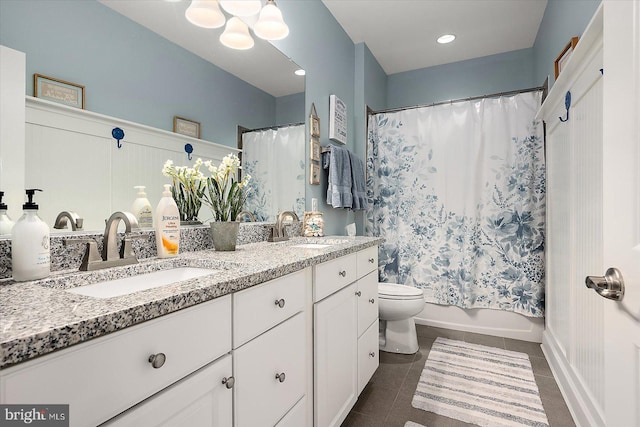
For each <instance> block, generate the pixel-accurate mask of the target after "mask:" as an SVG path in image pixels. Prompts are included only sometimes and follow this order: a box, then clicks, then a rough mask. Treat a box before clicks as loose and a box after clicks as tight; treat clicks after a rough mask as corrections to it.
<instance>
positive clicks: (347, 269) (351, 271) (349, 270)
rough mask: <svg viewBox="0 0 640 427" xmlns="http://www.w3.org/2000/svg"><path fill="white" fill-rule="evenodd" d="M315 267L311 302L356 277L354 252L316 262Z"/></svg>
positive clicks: (329, 293) (342, 286)
mask: <svg viewBox="0 0 640 427" xmlns="http://www.w3.org/2000/svg"><path fill="white" fill-rule="evenodd" d="M315 269H316V270H315V281H314V290H313V302H318V301H320V300H321V299H323V298H325V297H327V296H329V295H331V294H332V293H334V292H336V291H339V290H340V289H342V288H344V287H345V286H347V285H348V284H349V283H353V282H354V281H355V280H356V279H357V276H356V254H350V255H345V256H343V257H340V258H336V259H334V260H331V261H327V262H325V263H323V264H318V265H316V267H315Z"/></svg>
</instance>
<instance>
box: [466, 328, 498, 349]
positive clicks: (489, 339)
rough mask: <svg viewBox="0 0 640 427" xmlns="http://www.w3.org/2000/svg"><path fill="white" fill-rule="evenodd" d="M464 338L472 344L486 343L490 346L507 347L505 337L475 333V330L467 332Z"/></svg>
mask: <svg viewBox="0 0 640 427" xmlns="http://www.w3.org/2000/svg"><path fill="white" fill-rule="evenodd" d="M464 340H465V341H466V342H468V343H471V344H480V345H486V346H489V347H496V348H502V349H504V348H505V345H504V338H502V337H494V336H492V335H482V334H475V333H473V332H465V333H464Z"/></svg>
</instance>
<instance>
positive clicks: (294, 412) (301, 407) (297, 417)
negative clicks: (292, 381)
mask: <svg viewBox="0 0 640 427" xmlns="http://www.w3.org/2000/svg"><path fill="white" fill-rule="evenodd" d="M307 424H308V423H307V398H306V396H305V397H303V398H302V399H300V400H299V401H298V403H296V406H294V407H293V408H291V410H290V411H289V412H287V415H285V416H284V417H283V418H282V419H281V420H280V421H278V424H276V427H304V426H306V425H307Z"/></svg>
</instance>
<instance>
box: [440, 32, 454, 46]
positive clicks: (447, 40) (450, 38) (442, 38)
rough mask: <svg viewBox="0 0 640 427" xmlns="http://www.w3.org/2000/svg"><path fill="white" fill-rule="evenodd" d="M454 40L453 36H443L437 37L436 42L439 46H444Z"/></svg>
mask: <svg viewBox="0 0 640 427" xmlns="http://www.w3.org/2000/svg"><path fill="white" fill-rule="evenodd" d="M455 39H456V36H454V35H453V34H444V35H441V36H440V37H438V40H437V42H438V43H440V44H446V43H451V42H452V41H454V40H455Z"/></svg>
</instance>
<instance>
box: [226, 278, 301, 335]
mask: <svg viewBox="0 0 640 427" xmlns="http://www.w3.org/2000/svg"><path fill="white" fill-rule="evenodd" d="M307 274H310V270H309V269H307V270H302V271H298V272H296V273H292V274H289V275H287V276H284V277H280V278H278V279H275V280H271V281H269V282H266V283H262V284H260V285H257V286H254V287H252V288H249V289H245V290H243V291H240V292H236V293H235V294H234V295H233V348H238V347H240V346H241V345H243V344H244V343H246V342H247V341H249V340H251V339H253V338H255V337H257V336H258V335H260V334H261V333H263V332H265V331H267V330H269V329H271V328H272V327H274V326H275V325H277V324H278V323H280V322H282V321H284V320H286V319H288V318H289V317H291V316H293V315H294V314H296V313H298V312H300V311H302V310H304V300H305V295H306V289H307V286H306V285H307Z"/></svg>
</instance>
